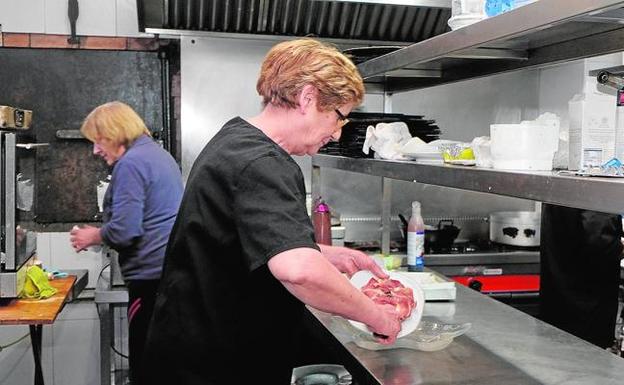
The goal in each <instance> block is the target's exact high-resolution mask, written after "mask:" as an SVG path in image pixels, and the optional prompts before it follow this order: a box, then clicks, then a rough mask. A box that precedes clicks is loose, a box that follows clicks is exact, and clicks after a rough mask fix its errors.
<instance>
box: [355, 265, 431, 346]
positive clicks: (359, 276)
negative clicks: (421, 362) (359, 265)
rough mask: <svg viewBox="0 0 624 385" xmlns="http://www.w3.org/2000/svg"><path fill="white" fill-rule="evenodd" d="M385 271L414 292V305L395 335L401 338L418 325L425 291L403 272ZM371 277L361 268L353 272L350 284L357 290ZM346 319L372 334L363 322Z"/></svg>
mask: <svg viewBox="0 0 624 385" xmlns="http://www.w3.org/2000/svg"><path fill="white" fill-rule="evenodd" d="M387 273H388V275H389V276H390V278H391V279H396V280H397V281H399V282H401V283H402V284H403V285H404V286H405V287H409V288H411V289H412V291H413V292H414V302H416V307H414V309H412V314H410V316H409V317H407V318H406V319H405V320H403V323H402V324H401V331H400V332H399V335H398V336H397V338H401V337H403V336H406V335H408V334H410V333H411V332H413V331H414V330H416V328H417V327H418V323H419V322H420V318H421V317H422V313H423V309H424V308H425V293H424V292H423V290H422V289H421V287H420V285H418V283H416V282H415V281H414V280H412V279H410V278H409V277H408V276H406V275H405V274H401V273H399V272H393V271H388V272H387ZM372 277H374V275H373V273H371V272H370V271H368V270H361V271H358V272H357V273H355V274H353V276H352V277H351V284H352V285H353V286H355V287H356V288H357V289H358V290H360V289H361V288H362V287H363V286H364V285H366V284H367V283H368V281H369V280H370V279H371V278H372ZM348 321H349V323H350V324H351V325H353V326H355V327H356V328H357V329H359V330H362V331H364V332H367V333H370V334H373V333H372V332H371V331H370V330H369V329H368V327H367V326H366V325H364V324H363V323H361V322H357V321H353V320H348Z"/></svg>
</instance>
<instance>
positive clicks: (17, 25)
mask: <svg viewBox="0 0 624 385" xmlns="http://www.w3.org/2000/svg"><path fill="white" fill-rule="evenodd" d="M44 20H45V19H44V0H2V1H0V24H2V31H3V32H32V33H43V32H44V26H45V22H44Z"/></svg>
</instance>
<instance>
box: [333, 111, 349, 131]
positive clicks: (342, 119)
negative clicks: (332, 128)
mask: <svg viewBox="0 0 624 385" xmlns="http://www.w3.org/2000/svg"><path fill="white" fill-rule="evenodd" d="M334 111H335V112H336V115H338V120H339V121H340V127H343V126H344V125H345V124H347V123H349V119H347V117H346V116H344V115H343V114H342V112H340V110H339V109H337V108H336V109H334Z"/></svg>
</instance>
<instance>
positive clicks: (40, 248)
mask: <svg viewBox="0 0 624 385" xmlns="http://www.w3.org/2000/svg"><path fill="white" fill-rule="evenodd" d="M37 258H38V259H39V260H40V261H41V262H42V263H43V267H44V268H47V267H48V266H50V264H51V263H52V252H51V247H50V233H37Z"/></svg>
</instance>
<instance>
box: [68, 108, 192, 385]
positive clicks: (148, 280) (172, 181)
mask: <svg viewBox="0 0 624 385" xmlns="http://www.w3.org/2000/svg"><path fill="white" fill-rule="evenodd" d="M80 131H81V132H82V134H83V135H84V136H85V137H86V138H88V139H89V140H90V141H91V142H93V153H94V154H96V155H99V156H101V157H102V158H104V159H105V160H106V163H107V164H108V165H109V166H112V168H113V169H112V177H111V182H110V184H109V187H108V189H107V191H106V194H105V196H104V215H103V225H102V227H93V226H85V227H82V228H74V229H73V230H72V231H71V232H70V241H71V244H72V247H73V248H74V249H75V250H77V251H80V250H84V249H85V248H87V247H89V246H92V245H98V244H102V243H104V244H106V245H108V246H110V247H111V248H113V249H115V250H116V251H117V252H118V253H119V265H120V267H121V272H122V275H123V278H124V281H125V284H126V286H127V287H128V295H129V304H128V323H129V326H128V334H129V349H130V376H131V381H132V384H133V385H137V384H139V385H140V384H143V383H144V381H142V380H141V378H140V377H139V374H140V373H141V370H140V366H139V365H140V363H141V356H142V352H143V346H144V342H145V333H146V330H147V325H148V322H149V319H150V317H151V314H152V309H153V304H154V298H155V295H156V290H157V288H158V283H159V281H160V275H161V272H162V267H163V260H164V255H165V248H166V245H167V241H168V239H169V234H170V232H171V228H172V227H173V223H174V221H175V217H176V214H177V212H178V208H179V205H180V201H181V199H182V192H183V185H182V175H181V174H180V169H179V167H178V165H177V164H176V162H175V160H174V159H173V158H172V157H171V155H170V154H169V153H168V152H166V151H165V150H163V149H162V148H161V147H160V146H159V145H158V143H156V142H155V141H154V140H153V139H152V137H151V134H150V132H149V130H148V129H147V127H146V126H145V123H144V122H143V120H142V119H141V118H140V117H139V115H138V114H137V113H136V112H135V111H134V110H133V109H132V108H130V107H129V106H128V105H126V104H124V103H121V102H110V103H106V104H103V105H101V106H99V107H97V108H96V109H94V110H93V111H92V112H91V113H90V114H89V115H88V116H87V118H86V119H85V121H84V123H83V125H82V127H81V129H80Z"/></svg>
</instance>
